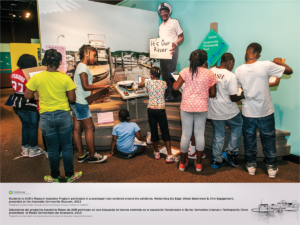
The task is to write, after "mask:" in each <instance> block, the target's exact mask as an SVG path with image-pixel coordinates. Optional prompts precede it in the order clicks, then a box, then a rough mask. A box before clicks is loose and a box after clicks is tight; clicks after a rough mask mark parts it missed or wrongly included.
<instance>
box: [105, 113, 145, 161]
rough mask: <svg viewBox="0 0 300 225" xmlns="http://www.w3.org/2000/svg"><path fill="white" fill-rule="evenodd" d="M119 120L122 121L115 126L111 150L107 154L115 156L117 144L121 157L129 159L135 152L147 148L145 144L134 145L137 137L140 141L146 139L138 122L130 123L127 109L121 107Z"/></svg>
mask: <svg viewBox="0 0 300 225" xmlns="http://www.w3.org/2000/svg"><path fill="white" fill-rule="evenodd" d="M119 120H120V121H121V123H119V124H117V125H116V126H114V128H113V132H112V141H111V152H110V154H108V155H107V156H108V157H110V156H113V154H114V149H115V146H116V144H117V149H118V151H119V154H120V156H121V157H123V158H126V159H129V158H131V157H132V156H133V155H134V154H137V153H140V152H142V151H144V150H145V149H146V147H145V146H137V145H134V139H135V137H136V138H137V139H138V140H139V141H145V142H146V138H144V137H143V136H142V135H141V132H140V128H139V126H138V125H137V124H136V123H130V122H129V120H130V118H129V112H128V110H127V109H121V110H120V111H119Z"/></svg>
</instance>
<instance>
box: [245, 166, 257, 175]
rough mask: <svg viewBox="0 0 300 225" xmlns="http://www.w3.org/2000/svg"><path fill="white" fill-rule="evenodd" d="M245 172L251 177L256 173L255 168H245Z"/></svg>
mask: <svg viewBox="0 0 300 225" xmlns="http://www.w3.org/2000/svg"><path fill="white" fill-rule="evenodd" d="M247 170H248V173H249V174H250V175H252V176H254V175H255V171H256V168H255V167H253V166H251V167H247Z"/></svg>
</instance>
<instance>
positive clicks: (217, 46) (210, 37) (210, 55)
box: [198, 29, 229, 66]
mask: <svg viewBox="0 0 300 225" xmlns="http://www.w3.org/2000/svg"><path fill="white" fill-rule="evenodd" d="M228 48H229V45H228V44H227V43H226V42H225V41H224V40H223V38H222V37H221V36H220V35H219V34H218V33H217V32H216V31H215V30H214V29H211V30H210V31H209V32H208V34H207V35H206V37H205V38H204V40H203V41H202V42H201V44H200V45H199V47H198V49H202V50H205V51H206V52H207V63H208V64H209V65H210V66H213V65H215V64H216V63H217V62H218V60H219V59H220V58H221V56H222V55H223V54H224V53H225V52H226V51H227V49H228Z"/></svg>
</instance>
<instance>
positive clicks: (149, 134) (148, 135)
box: [146, 132, 152, 144]
mask: <svg viewBox="0 0 300 225" xmlns="http://www.w3.org/2000/svg"><path fill="white" fill-rule="evenodd" d="M146 139H147V144H152V141H151V133H150V132H147V137H146Z"/></svg>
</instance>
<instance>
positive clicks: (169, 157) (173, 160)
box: [166, 155, 175, 163]
mask: <svg viewBox="0 0 300 225" xmlns="http://www.w3.org/2000/svg"><path fill="white" fill-rule="evenodd" d="M173 162H175V157H174V155H172V156H169V155H168V156H167V157H166V163H173Z"/></svg>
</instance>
